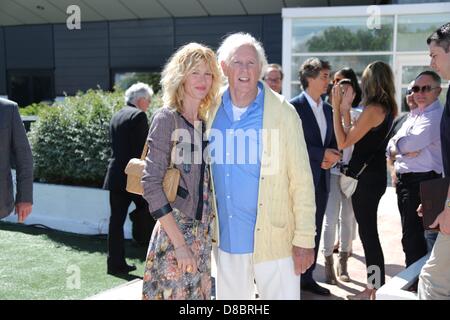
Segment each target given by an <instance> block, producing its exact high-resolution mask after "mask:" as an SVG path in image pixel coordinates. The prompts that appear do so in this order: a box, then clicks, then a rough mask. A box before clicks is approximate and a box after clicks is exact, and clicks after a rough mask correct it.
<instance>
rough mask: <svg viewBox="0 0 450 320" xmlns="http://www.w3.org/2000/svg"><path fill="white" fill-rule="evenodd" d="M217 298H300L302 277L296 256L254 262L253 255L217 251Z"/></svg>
mask: <svg viewBox="0 0 450 320" xmlns="http://www.w3.org/2000/svg"><path fill="white" fill-rule="evenodd" d="M215 259H216V263H217V275H216V297H217V300H253V299H255V293H256V291H257V292H258V295H259V299H261V300H299V299H300V276H296V275H295V272H294V261H293V259H292V257H288V258H285V259H279V260H273V261H268V262H262V263H258V264H253V255H252V254H251V253H249V254H230V253H227V252H225V251H222V250H220V249H218V250H217V252H216V257H215Z"/></svg>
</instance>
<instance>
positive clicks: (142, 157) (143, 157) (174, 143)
mask: <svg viewBox="0 0 450 320" xmlns="http://www.w3.org/2000/svg"><path fill="white" fill-rule="evenodd" d="M175 112H176V111H174V112H171V113H172V116H173V120H174V123H175V133H177V129H178V125H177V118H176V117H175ZM152 118H153V117H152ZM177 142H178V136H177V138H176V139H175V140H174V141H173V143H172V149H171V152H170V165H169V168H173V152H174V151H175V150H176V148H175V147H176V145H177ZM147 153H148V144H147V141H145V142H144V149H143V150H142V154H141V160H145V157H146V156H147Z"/></svg>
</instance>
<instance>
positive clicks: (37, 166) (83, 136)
mask: <svg viewBox="0 0 450 320" xmlns="http://www.w3.org/2000/svg"><path fill="white" fill-rule="evenodd" d="M123 97H124V94H123V92H121V91H118V92H114V93H110V92H104V91H101V90H89V91H87V92H86V93H78V94H77V95H76V96H74V97H66V98H65V99H64V101H62V102H56V103H55V104H54V105H53V106H51V107H50V108H45V109H41V110H40V112H39V119H38V121H37V122H36V123H34V124H33V125H32V129H31V132H30V133H29V138H30V142H31V146H32V150H33V157H34V175H35V180H36V181H39V182H46V183H55V184H67V185H79V186H88V187H101V186H102V184H103V179H104V176H105V173H106V169H107V166H108V159H109V157H110V155H111V148H110V139H109V122H110V120H111V117H112V115H113V114H114V112H116V111H118V110H119V109H120V108H121V107H123V105H124V98H123ZM154 100H157V101H159V100H158V99H154ZM157 103H158V102H156V104H157ZM149 119H150V117H149Z"/></svg>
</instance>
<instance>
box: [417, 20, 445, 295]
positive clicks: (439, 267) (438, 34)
mask: <svg viewBox="0 0 450 320" xmlns="http://www.w3.org/2000/svg"><path fill="white" fill-rule="evenodd" d="M427 44H428V48H429V50H430V57H431V64H430V65H431V67H432V68H433V69H434V70H435V71H436V72H437V73H439V74H440V75H441V77H442V78H444V79H446V80H450V22H448V23H446V24H444V25H442V26H441V27H440V28H438V29H437V30H436V31H435V32H433V34H432V35H431V36H429V37H428V39H427ZM440 127H441V128H440V133H441V151H442V163H443V167H444V175H445V176H446V177H448V176H450V90H448V91H447V98H446V102H445V107H444V112H443V114H442V118H441V126H440ZM430 227H431V228H435V227H439V235H438V237H437V239H436V242H435V244H434V247H433V250H432V251H431V255H430V258H429V259H428V261H427V262H426V264H425V266H424V267H423V268H422V271H421V272H420V276H419V285H418V296H419V299H421V300H449V299H450V271H449V268H448V266H449V265H450V187H449V190H448V193H447V199H446V201H445V207H444V210H443V211H442V212H441V213H440V214H439V215H438V217H437V218H436V221H434V223H433V224H432V225H431V226H430Z"/></svg>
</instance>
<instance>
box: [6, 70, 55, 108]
mask: <svg viewBox="0 0 450 320" xmlns="http://www.w3.org/2000/svg"><path fill="white" fill-rule="evenodd" d="M8 97H9V99H11V100H13V101H15V102H17V104H18V105H19V106H20V107H26V106H28V105H30V104H32V103H39V102H52V101H53V99H54V98H55V89H54V75H53V71H52V70H10V71H8Z"/></svg>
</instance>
